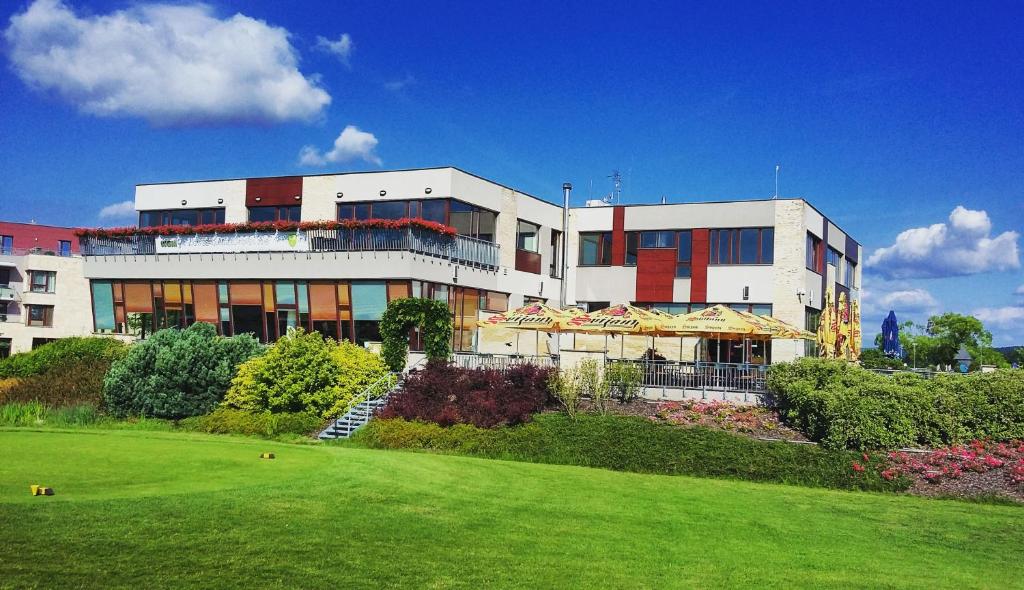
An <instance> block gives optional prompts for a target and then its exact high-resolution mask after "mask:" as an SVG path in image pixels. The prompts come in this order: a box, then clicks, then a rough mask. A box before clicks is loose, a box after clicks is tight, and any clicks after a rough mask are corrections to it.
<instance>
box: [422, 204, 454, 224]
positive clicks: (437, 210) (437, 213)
mask: <svg viewBox="0 0 1024 590" xmlns="http://www.w3.org/2000/svg"><path fill="white" fill-rule="evenodd" d="M420 215H421V216H422V217H423V219H426V220H427V221H434V222H437V223H448V220H447V216H448V202H447V201H445V200H443V199H433V200H430V201H423V205H422V212H421V213H420Z"/></svg>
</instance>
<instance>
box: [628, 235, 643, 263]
mask: <svg viewBox="0 0 1024 590" xmlns="http://www.w3.org/2000/svg"><path fill="white" fill-rule="evenodd" d="M639 249H640V232H628V233H627V234H626V266H633V265H634V264H636V255H637V251H638V250H639Z"/></svg>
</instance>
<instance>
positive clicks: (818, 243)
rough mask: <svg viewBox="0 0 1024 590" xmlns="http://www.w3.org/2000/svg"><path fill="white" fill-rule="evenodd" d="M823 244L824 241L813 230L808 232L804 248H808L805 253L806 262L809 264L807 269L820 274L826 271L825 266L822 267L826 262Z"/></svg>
mask: <svg viewBox="0 0 1024 590" xmlns="http://www.w3.org/2000/svg"><path fill="white" fill-rule="evenodd" d="M822 244H824V241H823V240H822V239H821V238H819V237H818V236H816V235H814V234H812V233H811V232H807V239H806V241H805V242H804V248H805V249H806V250H807V252H806V253H805V254H806V256H805V258H806V262H805V264H806V265H807V270H810V271H813V272H816V273H818V274H822V272H823V271H824V268H822V264H823V263H824V256H823V253H822ZM812 265H813V266H812Z"/></svg>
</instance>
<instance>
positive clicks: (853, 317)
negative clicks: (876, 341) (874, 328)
mask: <svg viewBox="0 0 1024 590" xmlns="http://www.w3.org/2000/svg"><path fill="white" fill-rule="evenodd" d="M861 345H862V342H861V333H860V301H858V300H856V299H854V300H853V305H851V306H850V360H851V361H856V360H858V359H859V358H860V347H861Z"/></svg>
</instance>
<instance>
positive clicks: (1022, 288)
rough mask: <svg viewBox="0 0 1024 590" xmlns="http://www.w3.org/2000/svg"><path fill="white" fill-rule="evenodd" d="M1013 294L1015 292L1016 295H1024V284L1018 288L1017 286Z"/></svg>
mask: <svg viewBox="0 0 1024 590" xmlns="http://www.w3.org/2000/svg"><path fill="white" fill-rule="evenodd" d="M1013 294H1014V295H1024V285H1021V286H1019V287H1017V288H1016V289H1015V290H1014V291H1013Z"/></svg>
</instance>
